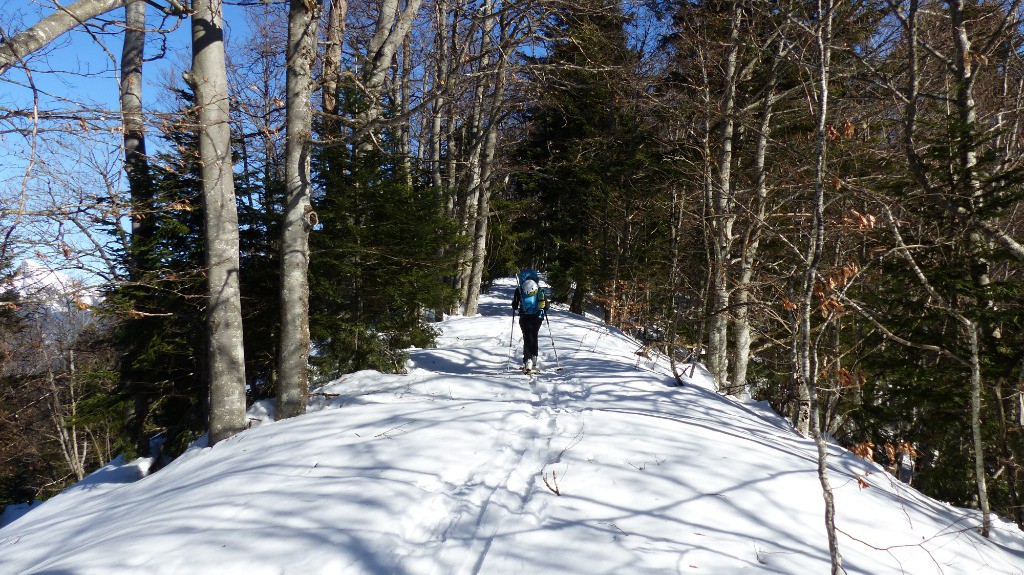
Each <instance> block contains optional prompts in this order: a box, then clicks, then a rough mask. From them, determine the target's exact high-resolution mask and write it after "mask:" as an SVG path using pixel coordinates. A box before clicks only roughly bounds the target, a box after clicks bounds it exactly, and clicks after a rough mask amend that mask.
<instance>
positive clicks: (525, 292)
mask: <svg viewBox="0 0 1024 575" xmlns="http://www.w3.org/2000/svg"><path fill="white" fill-rule="evenodd" d="M542 301H544V292H543V291H542V290H541V289H540V286H539V285H537V281H536V280H532V279H527V280H526V281H525V282H523V283H521V284H519V313H520V314H522V315H537V314H539V313H540V311H541V309H542V308H541V302H542Z"/></svg>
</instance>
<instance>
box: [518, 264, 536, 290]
mask: <svg viewBox="0 0 1024 575" xmlns="http://www.w3.org/2000/svg"><path fill="white" fill-rule="evenodd" d="M517 279H518V280H519V285H520V286H522V285H523V284H524V283H526V280H533V281H535V282H537V283H540V274H538V273H537V270H532V269H530V268H523V269H521V270H519V276H518V278H517Z"/></svg>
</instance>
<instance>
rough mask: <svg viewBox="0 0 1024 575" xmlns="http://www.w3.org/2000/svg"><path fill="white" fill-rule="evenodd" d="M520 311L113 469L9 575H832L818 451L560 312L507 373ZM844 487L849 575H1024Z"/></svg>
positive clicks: (907, 510) (1016, 552)
mask: <svg viewBox="0 0 1024 575" xmlns="http://www.w3.org/2000/svg"><path fill="white" fill-rule="evenodd" d="M511 289H512V283H511V281H507V282H498V283H497V284H496V285H495V291H494V293H493V294H491V295H489V296H486V298H485V299H484V301H483V303H482V305H481V309H480V312H481V315H479V316H475V317H468V318H451V319H449V320H446V321H445V322H444V323H443V324H442V328H443V335H442V336H441V338H440V340H439V345H438V347H437V349H424V350H412V351H411V361H410V365H409V373H408V374H406V375H385V374H380V373H377V372H371V371H365V372H359V373H354V374H350V375H347V376H345V377H343V378H341V379H340V380H338V381H335V382H331V383H330V384H328V385H325V386H322V387H320V388H318V389H316V390H314V393H313V394H311V397H310V404H309V413H307V414H306V415H305V416H302V417H298V418H294V419H290V420H286V421H281V422H274V421H272V418H271V417H270V414H269V412H268V410H266V409H265V407H266V406H263V408H262V409H261V408H260V407H257V408H255V409H254V410H252V412H251V413H250V416H251V417H252V418H253V419H255V420H258V421H260V422H261V424H260V425H258V426H255V427H253V428H252V429H249V430H247V431H246V432H244V433H241V434H239V435H237V436H235V437H233V438H231V439H229V440H226V441H223V442H221V443H219V444H218V445H216V446H215V447H213V448H195V449H192V450H190V451H189V452H187V453H186V454H185V455H183V456H182V457H180V458H179V459H177V460H176V461H174V462H173V463H171V464H170V465H168V466H167V467H165V468H164V469H162V470H161V471H159V472H157V473H155V474H153V475H150V476H148V477H145V478H143V479H141V480H136V478H137V477H138V476H139V475H140V474H141V472H142V471H143V470H144V468H145V465H144V462H134V463H129V464H127V465H126V466H122V467H117V466H112V467H111V468H108V469H105V470H102V473H101V474H99V473H98V474H97V475H94V476H93V477H92V478H91V480H90V481H89V482H87V483H86V482H83V484H80V485H78V486H75V487H73V488H71V489H69V490H67V491H66V492H64V493H62V494H61V495H59V496H57V497H55V498H53V499H51V500H50V501H47V502H46V503H44V504H43V505H41V506H39V507H37V508H35V509H33V510H32V511H30V512H29V513H27V514H26V515H24V516H23V517H21V518H20V519H18V520H16V521H15V522H14V523H12V524H10V525H8V526H7V527H4V528H2V529H0V573H75V574H92V573H96V574H100V573H102V574H110V573H122V574H129V573H132V574H134V573H146V574H160V573H168V574H177V573H190V574H191V573H210V574H214V573H216V574H236V573H237V574H239V575H260V574H264V573H266V574H270V573H274V574H280V573H285V574H296V575H298V574H302V575H305V574H313V573H325V574H326V573H331V574H335V573H337V574H345V575H350V574H353V575H357V574H381V575H383V574H402V575H420V574H424V575H426V574H437V575H447V574H459V575H462V574H517V575H518V574H525V573H530V574H534V573H537V574H546V575H558V574H577V573H578V574H587V575H590V574H597V573H616V574H623V575H655V574H657V575H662V574H666V573H695V574H696V573H702V574H714V575H731V574H735V573H740V572H753V573H771V574H794V575H796V574H800V575H804V574H808V573H828V572H829V559H828V543H827V540H826V537H825V532H824V519H823V517H824V504H823V502H822V497H821V491H820V486H819V485H818V479H817V475H816V473H815V467H816V450H815V447H814V445H813V443H812V442H811V441H809V440H807V439H805V438H802V437H800V436H799V435H798V434H796V433H794V432H793V430H792V429H791V427H790V426H789V425H788V423H787V422H786V421H785V420H783V419H782V418H779V417H778V416H777V415H774V414H773V413H771V411H770V410H768V409H767V408H766V406H765V405H764V404H749V403H743V402H738V401H735V400H733V399H730V398H727V397H723V396H721V395H719V394H718V393H716V392H715V391H714V389H713V388H712V386H711V385H710V383H709V382H708V381H706V380H705V379H703V378H697V379H695V380H692V381H689V382H687V385H685V386H684V387H682V388H678V387H675V386H674V379H673V378H672V377H671V376H670V375H669V373H668V371H667V366H666V365H665V364H664V363H663V362H661V361H658V360H647V359H644V358H641V357H639V356H637V355H635V354H634V352H635V351H636V350H637V344H636V342H634V341H632V340H630V339H629V338H628V337H626V336H625V335H623V334H622V333H621V332H618V331H617V330H614V329H610V328H608V327H606V326H603V325H601V324H600V323H598V322H596V321H593V320H589V319H585V318H580V317H577V316H573V315H571V314H568V313H565V312H564V311H562V310H558V309H556V310H555V311H553V312H552V314H551V317H550V329H551V331H550V332H548V328H547V327H545V328H544V329H543V330H542V332H541V337H542V338H543V340H542V346H541V348H542V353H544V354H545V357H544V359H545V369H546V370H547V371H546V373H544V374H541V375H540V376H539V377H538V378H537V379H536V380H534V381H529V380H527V379H526V378H525V377H524V376H522V375H521V374H518V373H516V372H514V371H508V369H507V368H508V366H509V365H510V364H512V363H514V358H515V357H516V356H517V355H518V351H519V346H520V345H521V336H520V334H519V330H518V327H515V328H514V329H513V331H512V335H513V337H512V338H511V341H510V338H509V335H510V328H512V327H513V325H514V324H512V323H511V315H510V314H511V311H510V309H509V300H510V296H511ZM552 345H554V349H556V350H557V352H558V360H557V362H556V361H555V357H554V351H553V349H552ZM558 367H561V368H562V369H561V370H558V369H557V368H558ZM829 475H830V479H831V482H832V485H833V487H834V490H835V496H836V506H837V519H836V521H837V526H838V527H839V529H840V530H841V531H842V533H841V535H840V546H841V547H840V548H841V551H842V554H843V558H844V567H845V569H846V571H847V573H851V574H859V575H888V574H893V575H896V574H900V575H904V574H911V575H927V574H933V573H934V574H942V575H959V574H973V573H978V574H981V573H984V574H1020V573H1021V571H1022V569H1024V537H1022V534H1021V533H1020V531H1018V530H1017V529H1016V527H1015V526H1013V525H1011V524H1008V523H1006V522H1002V521H998V520H997V521H996V522H995V525H994V530H993V537H992V539H990V540H986V539H983V538H981V537H980V536H979V535H978V534H977V532H976V530H975V527H976V526H977V525H978V524H979V520H978V519H979V518H978V516H977V514H976V513H975V512H974V511H970V510H964V509H957V508H953V507H950V506H949V505H946V504H944V503H941V502H938V501H934V500H932V499H929V498H927V497H925V496H923V495H922V494H920V493H918V492H917V491H916V490H914V489H913V488H911V487H908V486H906V485H904V484H902V483H900V482H899V481H897V480H895V479H894V478H893V477H892V476H890V475H888V474H887V473H885V471H884V470H883V469H882V468H881V467H879V466H878V465H876V464H873V463H868V462H865V461H863V460H861V459H858V458H856V457H855V456H853V455H852V454H851V453H849V452H847V451H846V450H843V449H841V448H838V447H835V446H833V447H831V448H830V450H829Z"/></svg>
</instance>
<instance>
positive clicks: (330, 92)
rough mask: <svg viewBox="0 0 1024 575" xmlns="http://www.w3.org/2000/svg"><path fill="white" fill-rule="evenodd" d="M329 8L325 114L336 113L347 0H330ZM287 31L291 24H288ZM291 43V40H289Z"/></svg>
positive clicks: (325, 70) (325, 57)
mask: <svg viewBox="0 0 1024 575" xmlns="http://www.w3.org/2000/svg"><path fill="white" fill-rule="evenodd" d="M330 1H331V8H330V13H329V14H328V17H327V49H326V50H324V61H323V83H324V86H323V94H322V99H323V110H324V112H325V113H327V114H337V113H338V84H339V83H340V82H341V49H342V46H343V45H344V43H345V18H346V17H347V15H348V0H330ZM289 33H291V26H290V25H289ZM289 45H291V42H289Z"/></svg>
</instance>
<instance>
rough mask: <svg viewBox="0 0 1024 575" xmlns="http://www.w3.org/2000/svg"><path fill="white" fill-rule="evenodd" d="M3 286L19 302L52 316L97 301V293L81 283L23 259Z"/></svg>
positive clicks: (90, 305)
mask: <svg viewBox="0 0 1024 575" xmlns="http://www.w3.org/2000/svg"><path fill="white" fill-rule="evenodd" d="M5 284H6V285H4V286H3V287H4V288H5V289H6V290H10V291H13V292H14V293H15V294H17V295H18V298H19V299H20V300H21V301H24V302H26V303H33V304H40V305H43V306H45V307H46V308H47V309H49V310H50V311H52V312H55V313H60V312H67V311H70V310H72V309H79V310H82V309H88V308H89V307H92V306H94V305H96V304H97V303H99V301H100V296H99V294H98V292H97V291H96V290H95V289H94V288H90V287H88V286H86V285H85V284H84V282H82V281H81V280H76V279H73V278H71V277H70V276H69V275H67V274H66V273H63V272H60V271H56V270H53V269H51V268H49V267H47V266H46V265H44V264H41V263H39V262H36V261H33V260H23V261H22V262H21V265H19V266H18V268H17V270H15V272H14V274H13V275H12V276H11V278H10V279H9V280H8V281H6V282H5Z"/></svg>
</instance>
